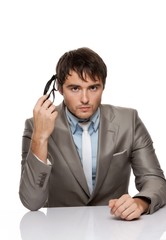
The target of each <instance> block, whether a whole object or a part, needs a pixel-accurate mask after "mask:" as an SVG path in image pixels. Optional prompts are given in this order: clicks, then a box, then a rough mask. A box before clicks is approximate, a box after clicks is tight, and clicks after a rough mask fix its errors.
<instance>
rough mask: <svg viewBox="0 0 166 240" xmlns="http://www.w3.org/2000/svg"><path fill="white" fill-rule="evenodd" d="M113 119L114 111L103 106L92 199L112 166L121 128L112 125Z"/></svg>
mask: <svg viewBox="0 0 166 240" xmlns="http://www.w3.org/2000/svg"><path fill="white" fill-rule="evenodd" d="M113 119H114V113H113V111H110V108H109V109H108V108H104V107H103V106H101V119H100V126H99V138H98V139H99V140H98V157H97V170H96V184H95V189H94V193H93V195H92V197H94V196H95V194H96V193H97V192H98V190H99V188H100V187H101V186H102V184H103V182H104V179H105V177H106V175H107V172H108V169H109V166H110V161H111V156H112V155H113V153H114V146H115V142H116V137H117V133H118V128H119V126H118V125H116V124H114V123H112V121H113Z"/></svg>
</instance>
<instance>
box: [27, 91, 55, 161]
mask: <svg viewBox="0 0 166 240" xmlns="http://www.w3.org/2000/svg"><path fill="white" fill-rule="evenodd" d="M57 115H58V112H57V111H56V110H55V106H54V105H53V104H52V102H51V101H50V100H49V99H47V95H44V96H42V97H41V98H39V100H38V101H37V103H36V105H35V107H34V109H33V119H34V130H33V134H32V144H31V149H32V152H33V154H35V155H36V156H37V157H38V158H39V159H40V160H42V161H44V162H46V160H47V144H48V138H49V136H50V135H51V133H52V131H53V129H54V126H55V119H56V118H57Z"/></svg>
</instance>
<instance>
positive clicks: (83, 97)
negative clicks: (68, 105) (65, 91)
mask: <svg viewBox="0 0 166 240" xmlns="http://www.w3.org/2000/svg"><path fill="white" fill-rule="evenodd" d="M81 102H82V103H84V104H87V103H88V102H89V97H88V92H87V90H82V93H81Z"/></svg>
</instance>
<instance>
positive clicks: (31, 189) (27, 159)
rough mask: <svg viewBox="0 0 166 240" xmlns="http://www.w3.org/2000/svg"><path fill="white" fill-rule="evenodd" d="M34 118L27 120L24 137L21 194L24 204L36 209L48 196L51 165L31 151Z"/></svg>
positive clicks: (33, 209)
mask: <svg viewBox="0 0 166 240" xmlns="http://www.w3.org/2000/svg"><path fill="white" fill-rule="evenodd" d="M32 131H33V122H32V119H29V120H26V122H25V129H24V134H23V137H22V169H21V178H20V185H19V196H20V200H21V202H22V203H23V205H24V206H25V207H26V208H28V209H29V210H32V211H35V210H38V209H39V208H41V207H43V206H44V204H45V202H46V201H47V197H48V180H49V176H50V172H51V168H52V167H51V166H50V165H46V164H44V163H42V162H40V161H39V160H38V159H37V158H36V157H35V156H34V155H33V153H32V152H31V150H30V144H31V135H32Z"/></svg>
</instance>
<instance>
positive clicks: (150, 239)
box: [0, 206, 166, 240]
mask: <svg viewBox="0 0 166 240" xmlns="http://www.w3.org/2000/svg"><path fill="white" fill-rule="evenodd" d="M0 221H1V224H0V239H2V240H11V239H13V240H107V239H108V240H166V207H164V208H162V209H160V210H159V211H157V212H156V213H154V214H152V215H143V216H142V217H141V218H140V219H139V220H135V221H130V222H128V221H122V220H117V219H115V218H114V217H112V216H111V215H110V213H109V208H108V207H75V208H74V207H72V208H49V209H45V208H43V209H41V210H40V211H36V212H29V211H28V210H27V209H26V208H24V207H22V206H21V208H20V207H19V206H17V208H11V209H10V208H7V209H5V208H4V209H2V211H1V212H0Z"/></svg>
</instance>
